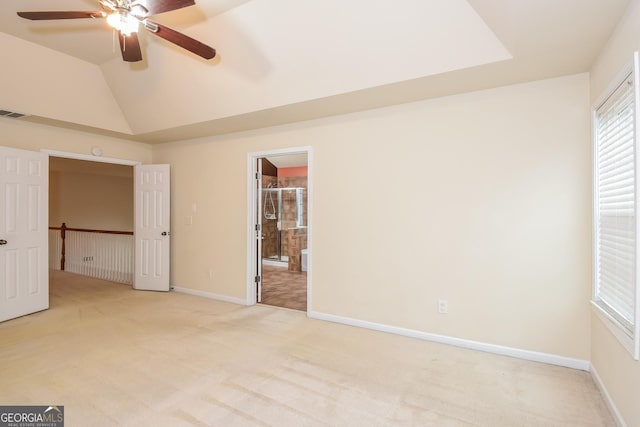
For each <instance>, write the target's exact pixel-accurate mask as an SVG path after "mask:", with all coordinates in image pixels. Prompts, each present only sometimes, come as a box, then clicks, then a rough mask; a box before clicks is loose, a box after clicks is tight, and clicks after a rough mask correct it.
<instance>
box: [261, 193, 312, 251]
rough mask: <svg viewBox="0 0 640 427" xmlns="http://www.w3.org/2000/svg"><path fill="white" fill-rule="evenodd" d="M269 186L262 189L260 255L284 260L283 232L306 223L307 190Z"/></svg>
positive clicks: (285, 235)
mask: <svg viewBox="0 0 640 427" xmlns="http://www.w3.org/2000/svg"><path fill="white" fill-rule="evenodd" d="M272 185H273V184H270V186H269V187H267V188H263V189H262V258H263V259H265V260H271V261H281V262H287V261H288V259H289V257H288V254H289V250H288V241H287V234H286V233H288V232H289V230H296V229H302V228H306V226H307V209H306V204H307V189H306V188H304V187H283V188H279V187H276V186H275V185H273V186H272Z"/></svg>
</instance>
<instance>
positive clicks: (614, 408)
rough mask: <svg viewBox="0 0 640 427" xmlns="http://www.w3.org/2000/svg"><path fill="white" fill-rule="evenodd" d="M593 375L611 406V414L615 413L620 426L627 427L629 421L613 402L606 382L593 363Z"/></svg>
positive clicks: (614, 416) (614, 417)
mask: <svg viewBox="0 0 640 427" xmlns="http://www.w3.org/2000/svg"><path fill="white" fill-rule="evenodd" d="M591 377H592V378H593V382H595V383H596V386H597V387H598V389H600V393H602V396H603V397H604V401H605V402H607V406H609V409H610V410H611V414H612V415H613V419H614V420H615V422H616V424H617V425H618V427H627V423H626V422H625V421H624V418H623V417H622V414H621V413H620V411H618V407H617V406H616V404H615V403H614V402H613V399H612V398H611V395H610V394H609V391H608V390H607V388H606V387H605V386H604V383H603V382H602V378H600V375H599V374H598V370H597V369H596V368H595V366H593V365H592V366H591Z"/></svg>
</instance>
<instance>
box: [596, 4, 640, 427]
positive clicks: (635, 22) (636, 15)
mask: <svg viewBox="0 0 640 427" xmlns="http://www.w3.org/2000/svg"><path fill="white" fill-rule="evenodd" d="M636 50H640V1H638V0H633V1H632V2H631V4H630V5H629V7H628V9H627V12H626V13H625V16H624V17H623V19H622V20H621V22H620V24H619V25H618V28H617V29H616V31H615V33H614V34H613V36H612V37H611V39H610V40H609V43H608V45H607V46H606V47H605V49H604V50H603V51H602V53H601V54H600V57H599V58H598V60H597V62H596V63H595V65H594V67H593V69H592V72H591V100H592V102H595V101H596V100H597V99H598V98H599V97H600V96H601V95H603V94H604V92H605V90H606V89H607V88H608V87H609V86H610V84H611V83H612V82H613V80H614V79H615V78H616V76H617V75H618V74H619V73H620V72H621V71H622V69H623V68H624V66H625V65H626V64H627V63H629V62H631V60H632V55H633V52H634V51H636ZM591 323H592V332H591V342H592V348H591V363H592V365H593V368H594V369H595V371H596V372H597V373H598V375H599V376H600V379H601V380H602V383H603V385H604V388H605V389H606V391H607V392H608V394H609V396H610V397H611V399H612V403H613V405H614V406H615V409H614V412H616V413H617V415H618V417H619V418H622V419H623V420H624V422H625V423H626V425H627V426H628V427H638V426H640V405H638V396H640V362H637V361H635V360H633V358H632V357H631V355H630V354H629V353H628V352H627V351H626V350H625V349H624V348H623V347H622V346H621V345H620V343H619V342H618V341H617V340H616V339H615V338H614V337H613V335H612V334H611V333H610V331H609V330H608V329H607V328H606V327H604V325H603V323H602V321H601V320H600V318H599V317H598V316H596V315H595V314H593V315H592V320H591Z"/></svg>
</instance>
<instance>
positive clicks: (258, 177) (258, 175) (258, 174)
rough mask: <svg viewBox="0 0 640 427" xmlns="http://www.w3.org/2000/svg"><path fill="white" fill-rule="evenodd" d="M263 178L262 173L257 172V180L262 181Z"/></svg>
mask: <svg viewBox="0 0 640 427" xmlns="http://www.w3.org/2000/svg"><path fill="white" fill-rule="evenodd" d="M261 178H262V176H261V175H260V172H256V180H258V181H260V179H261Z"/></svg>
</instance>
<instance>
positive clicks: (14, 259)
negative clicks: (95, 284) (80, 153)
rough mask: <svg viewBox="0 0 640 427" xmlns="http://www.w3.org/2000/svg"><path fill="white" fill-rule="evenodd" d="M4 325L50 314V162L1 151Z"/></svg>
mask: <svg viewBox="0 0 640 427" xmlns="http://www.w3.org/2000/svg"><path fill="white" fill-rule="evenodd" d="M0 203H1V204H0V321H4V320H8V319H13V318H15V317H19V316H24V315H26V314H31V313H35V312H36V311H40V310H46V309H47V308H49V265H48V259H49V245H48V241H47V240H48V237H49V233H48V228H49V224H48V221H49V219H48V218H49V156H48V155H46V154H44V153H38V152H33V151H25V150H17V149H14V148H7V147H0Z"/></svg>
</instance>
